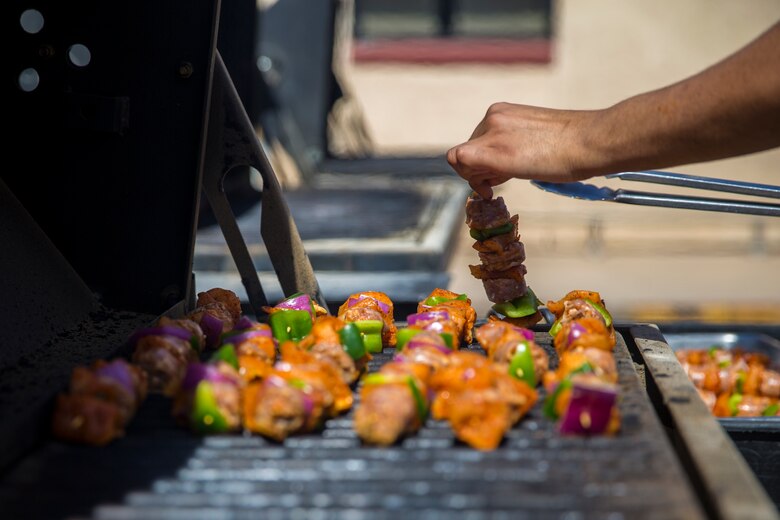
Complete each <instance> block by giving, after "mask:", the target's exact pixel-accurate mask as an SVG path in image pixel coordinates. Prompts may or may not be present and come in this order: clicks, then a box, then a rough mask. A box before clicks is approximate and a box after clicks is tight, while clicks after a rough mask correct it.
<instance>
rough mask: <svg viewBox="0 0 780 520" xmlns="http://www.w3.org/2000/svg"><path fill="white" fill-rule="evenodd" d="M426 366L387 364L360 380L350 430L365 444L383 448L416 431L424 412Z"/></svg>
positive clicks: (421, 421)
mask: <svg viewBox="0 0 780 520" xmlns="http://www.w3.org/2000/svg"><path fill="white" fill-rule="evenodd" d="M430 372H431V368H430V367H429V366H427V365H423V364H417V363H408V362H403V363H401V362H397V361H394V362H390V363H387V364H385V365H383V366H382V368H381V369H380V371H379V372H378V373H374V374H368V375H367V376H365V377H364V378H363V382H362V386H361V390H360V405H359V406H358V407H357V409H356V410H355V418H354V428H355V431H356V432H357V434H358V437H360V439H361V440H362V441H363V442H365V443H367V444H376V445H381V446H387V445H390V444H394V443H395V442H397V441H398V440H399V439H400V438H402V437H404V436H406V435H409V434H412V433H414V432H416V431H417V430H419V429H420V427H421V426H422V424H423V422H424V421H425V417H426V416H427V409H428V391H427V385H426V384H425V381H426V379H427V378H428V377H429V376H430Z"/></svg>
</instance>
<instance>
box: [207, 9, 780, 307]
mask: <svg viewBox="0 0 780 520" xmlns="http://www.w3.org/2000/svg"><path fill="white" fill-rule="evenodd" d="M250 3H251V4H252V5H249V6H247V9H251V10H252V11H254V15H255V16H242V15H241V14H240V13H236V12H233V13H231V12H226V9H227V8H228V6H227V4H228V3H223V4H225V5H223V7H222V9H223V13H222V19H221V24H220V44H219V50H220V52H221V54H222V55H223V57H224V59H225V62H226V64H227V66H228V69H229V71H230V72H231V76H232V77H233V79H234V82H235V83H236V86H237V88H238V90H239V94H241V96H242V99H243V100H244V103H245V105H246V106H247V109H248V111H249V112H250V115H251V116H252V117H253V119H254V120H256V121H257V123H258V132H259V134H260V135H261V136H262V137H263V140H264V143H265V144H266V146H267V151H268V153H269V155H270V156H271V158H272V162H273V164H274V165H275V169H276V171H277V174H278V175H279V176H280V178H281V180H282V182H283V185H284V186H285V189H286V190H287V191H288V193H289V197H290V205H291V210H292V212H293V216H294V218H295V220H296V222H297V223H298V226H299V228H300V229H301V234H302V236H303V238H304V243H305V245H306V247H307V251H308V252H309V255H310V257H311V258H312V263H313V264H314V268H315V271H316V272H317V275H318V279H319V280H320V284H321V285H322V286H323V292H324V293H325V295H326V296H327V297H328V298H329V299H331V298H332V299H333V300H336V301H337V300H339V299H341V298H342V297H345V296H346V295H347V294H349V293H350V292H353V290H368V289H375V290H385V291H387V292H388V293H389V294H390V295H391V297H394V299H398V300H399V301H409V302H414V301H416V300H417V299H419V298H421V297H423V296H425V294H427V293H428V292H429V290H430V289H431V287H432V286H446V287H448V288H449V289H451V290H454V291H457V292H466V293H468V294H469V296H470V297H471V298H472V301H473V304H474V306H475V308H476V309H477V311H478V313H479V314H480V315H485V314H486V313H487V312H488V309H489V307H490V302H488V301H487V299H486V297H485V294H484V290H483V288H482V285H481V282H480V281H479V280H476V279H474V278H472V277H471V276H470V273H469V269H468V264H470V263H471V264H475V263H478V258H477V255H476V252H475V251H474V250H473V249H472V248H471V245H472V243H473V240H472V239H471V238H470V237H469V235H468V230H467V228H466V226H465V223H464V222H463V212H462V209H463V202H464V201H465V197H466V196H467V194H468V190H467V186H466V185H465V183H464V182H463V181H461V180H460V179H459V178H458V177H456V176H455V175H454V174H453V173H452V171H451V170H450V169H449V167H448V166H447V164H446V161H445V159H444V153H445V152H446V150H447V149H448V148H450V147H451V146H453V145H455V144H458V143H460V142H462V141H464V140H466V139H467V138H468V137H469V135H470V134H471V132H472V130H473V129H474V127H475V126H476V124H477V123H478V122H479V121H480V119H481V118H482V116H483V115H484V113H485V111H486V110H487V108H488V107H489V106H490V104H492V103H494V102H498V101H507V102H513V103H522V104H532V105H542V106H548V107H554V108H569V109H596V108H602V107H606V106H609V105H612V104H614V103H616V102H618V101H620V100H622V99H624V98H626V97H629V96H632V95H635V94H638V93H641V92H644V91H647V90H651V89H654V88H658V87H662V86H665V85H667V84H669V83H672V82H675V81H678V80H681V79H683V78H685V77H687V76H689V75H691V74H694V73H696V72H698V71H700V70H702V69H703V68H705V67H707V66H709V65H711V64H713V63H715V62H716V61H718V60H719V59H721V58H723V57H725V56H726V55H728V54H730V53H732V52H734V51H736V50H737V49H738V48H740V47H741V46H743V45H745V44H746V43H748V42H749V41H751V40H752V39H753V38H755V37H756V36H758V35H759V34H760V33H761V32H762V31H763V30H765V29H767V28H768V27H769V26H770V25H772V24H773V23H774V22H776V21H777V20H778V19H780V3H778V2H777V1H775V0H744V1H742V2H731V1H728V0H706V1H705V0H688V1H686V2H677V1H673V0H658V1H654V2H623V1H620V0H587V1H577V2H575V1H566V0H557V1H554V0H547V1H543V0H515V1H511V0H490V1H477V0H459V1H456V0H449V1H445V0H427V1H421V0H416V1H412V0H409V1H405V0H343V1H340V2H326V1H321V2H311V1H305V0H280V1H277V2H274V1H259V2H258V3H257V4H256V5H255V4H254V2H250ZM230 5H234V4H233V3H230ZM235 5H238V3H235ZM232 11H237V8H235V7H234V9H232ZM242 27H243V28H244V29H241V28H242ZM242 34H245V37H243V39H242V37H241V35H242ZM242 41H243V43H241V42H242ZM675 171H679V172H682V173H690V174H696V175H704V176H710V177H721V178H728V179H735V180H744V181H753V182H758V183H766V184H780V150H773V151H768V152H763V153H758V154H753V155H749V156H743V157H739V158H733V159H729V160H723V161H716V162H710V163H706V164H694V165H685V166H680V167H679V168H676V169H675ZM236 179H237V180H236V181H235V186H236V189H235V190H234V198H235V199H236V201H237V202H236V203H237V204H239V205H240V199H241V198H242V195H241V193H244V194H246V193H247V191H246V189H244V188H245V187H246V186H251V185H252V183H253V182H254V183H256V177H255V176H254V175H253V173H252V172H249V174H247V175H237V176H236ZM593 182H594V183H596V184H601V185H608V186H612V187H616V186H618V185H622V186H621V187H624V188H629V189H642V190H647V189H648V186H647V185H645V186H642V185H637V184H634V185H633V186H630V185H628V186H627V185H626V184H627V183H626V181H622V182H621V181H607V180H603V179H594V181H593ZM651 187H652V190H651V191H664V188H663V187H655V186H651ZM666 191H680V190H666ZM496 194H497V195H498V196H502V197H503V198H504V200H505V201H506V203H507V206H508V207H509V209H510V211H511V212H512V213H517V214H519V216H520V232H521V235H522V237H521V240H522V241H523V242H524V243H525V246H526V252H527V260H526V266H527V268H528V277H527V279H528V281H529V284H530V285H531V287H532V288H533V289H534V290H535V292H536V293H537V295H538V296H539V297H540V299H542V300H543V301H546V300H548V299H559V298H561V297H562V296H563V295H564V294H566V293H567V292H568V291H570V290H572V289H589V290H597V291H600V292H601V294H602V296H603V297H604V299H605V300H606V302H607V305H608V306H609V307H610V309H611V310H612V312H613V314H615V315H616V317H617V319H619V320H625V321H648V322H655V323H659V322H672V321H703V322H715V323H740V322H742V323H778V322H780V219H776V218H771V217H754V216H746V215H731V214H722V213H714V212H698V211H691V210H674V209H663V208H649V207H640V206H629V205H621V204H610V203H606V202H585V201H579V200H573V199H566V198H563V197H559V196H556V195H552V194H549V193H546V192H542V191H540V190H538V189H537V188H535V187H534V186H532V185H531V184H529V183H528V182H527V181H519V180H518V181H512V182H509V183H507V184H505V185H503V186H501V187H500V188H498V189H497V190H496ZM699 195H706V194H705V193H699ZM248 199H249V202H248V203H247V204H246V206H247V207H251V205H252V196H249V197H248ZM247 215H248V216H247V217H241V218H245V219H248V220H247V223H246V231H245V234H247V233H249V234H250V236H251V233H252V232H253V231H252V229H253V224H252V223H253V222H256V221H255V220H254V219H255V216H253V214H252V213H251V210H250V211H249V212H248V213H247ZM202 220H203V222H204V225H203V226H202V227H203V229H201V231H200V232H199V233H200V234H199V241H198V245H196V259H195V267H196V274H197V279H198V280H200V282H201V284H202V285H203V286H216V285H220V286H225V287H228V286H231V284H232V287H234V288H235V289H236V290H238V291H240V290H241V289H240V283H238V281H237V279H235V277H234V278H232V279H226V278H225V277H224V274H225V272H226V271H227V270H229V266H228V265H227V264H229V262H225V261H224V258H222V257H220V255H221V254H222V253H220V251H221V249H220V247H221V246H220V244H219V236H218V235H219V234H218V233H215V232H214V230H211V229H209V228H208V226H207V225H206V224H207V223H208V219H207V216H206V217H204V218H203V219H202ZM250 239H251V237H250ZM258 247H260V248H262V246H258ZM261 256H262V254H261V252H259V253H258V256H257V258H258V264H259V266H260V267H259V269H260V270H261V274H262V271H270V268H269V267H268V266H267V265H266V266H264V264H263V260H262V258H261ZM220 258H222V259H220ZM220 270H222V273H221V274H220V273H219V271H220ZM220 276H222V277H221V278H220ZM231 276H234V275H231ZM261 279H263V280H264V282H263V283H264V285H265V286H269V285H270V286H273V283H274V281H273V280H272V279H271V278H269V277H266V278H262V277H261ZM231 280H232V281H231ZM271 294H273V290H271Z"/></svg>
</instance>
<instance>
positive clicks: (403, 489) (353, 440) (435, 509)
mask: <svg viewBox="0 0 780 520" xmlns="http://www.w3.org/2000/svg"><path fill="white" fill-rule="evenodd" d="M537 339H538V340H539V341H540V342H541V344H542V345H543V346H544V347H545V348H546V349H547V350H548V351H549V352H551V353H552V352H553V350H552V347H551V345H550V341H549V337H548V335H547V334H546V333H538V334H537ZM470 348H472V349H477V350H478V347H470ZM615 355H616V359H617V362H618V369H619V376H620V385H621V402H620V409H621V413H622V417H623V420H622V431H621V433H620V434H619V435H617V436H615V437H611V438H610V437H594V438H578V437H562V436H560V435H559V434H557V433H556V432H555V429H554V424H553V423H551V422H550V421H549V420H547V419H545V418H544V417H543V416H542V413H541V399H540V403H539V404H537V406H536V407H535V408H534V409H533V410H532V411H531V413H530V414H529V415H528V416H527V417H526V418H524V419H523V420H522V421H521V422H520V423H519V424H518V425H517V426H516V427H515V428H514V429H512V430H511V431H510V432H509V433H508V435H507V436H506V439H505V441H504V442H503V444H502V445H501V446H500V447H499V448H498V449H497V450H495V451H492V452H480V451H477V450H474V449H471V448H469V447H467V446H465V445H463V444H461V443H460V442H459V441H457V440H456V439H455V437H454V435H453V434H452V432H451V430H450V428H449V426H448V425H447V424H446V423H440V422H437V421H433V420H429V421H428V423H427V424H426V425H425V427H424V428H423V429H422V430H421V431H420V432H419V434H418V435H416V436H414V437H410V438H408V439H406V440H404V441H402V442H401V443H400V444H399V445H397V446H393V447H390V448H374V447H365V446H361V443H360V440H359V439H358V438H357V436H356V434H355V433H354V431H353V430H352V421H351V413H350V414H348V415H345V416H343V417H340V418H337V419H333V420H330V421H328V422H327V424H326V425H325V428H324V430H323V431H322V432H321V433H318V434H312V435H305V436H299V437H293V438H289V439H287V440H286V441H285V442H284V443H283V444H278V443H273V442H270V441H267V440H265V439H263V438H261V437H258V436H241V435H235V436H223V437H216V436H215V437H207V438H203V439H198V438H195V437H193V436H192V435H190V434H189V433H188V432H186V431H182V430H180V429H177V428H176V427H175V426H174V425H173V423H172V420H171V418H170V415H169V412H170V410H169V403H168V402H167V401H166V400H165V399H162V398H160V399H153V400H151V401H149V402H148V403H147V404H146V405H145V406H144V407H143V408H142V410H141V413H140V415H139V416H138V417H137V418H136V420H135V422H134V423H133V426H132V428H131V429H130V431H129V432H128V435H127V437H126V438H125V439H122V440H120V441H119V442H117V443H115V444H114V445H112V446H110V447H108V448H105V449H90V448H81V447H71V446H65V445H60V444H57V443H50V444H49V445H48V446H47V447H46V448H45V449H44V450H43V451H42V452H41V453H39V454H37V455H36V456H35V457H34V460H35V459H37V464H34V465H35V466H36V467H38V469H39V470H40V474H38V475H36V476H38V477H45V481H44V482H41V480H40V479H36V484H35V485H34V486H33V485H31V483H30V482H25V477H24V474H25V465H24V464H23V465H22V466H21V467H20V468H19V469H18V470H17V471H16V472H15V473H16V474H17V478H16V479H15V481H14V482H13V486H12V487H11V488H9V485H11V484H9V481H8V480H7V481H6V483H5V484H4V486H3V487H2V490H3V492H4V493H8V492H9V491H13V492H15V493H16V494H17V497H16V498H17V501H16V503H15V505H16V506H17V507H19V509H17V510H14V509H11V511H12V512H15V511H19V512H28V513H29V512H30V511H35V512H37V513H46V511H49V510H50V509H51V507H58V505H57V504H56V501H54V502H51V503H49V504H41V503H39V502H40V501H37V502H36V499H35V496H36V490H40V489H41V488H40V486H41V485H43V486H46V488H45V489H47V490H52V489H56V488H57V487H60V488H62V487H64V490H63V494H62V496H59V497H58V498H59V499H61V500H63V501H67V495H68V493H74V492H76V491H81V492H82V493H83V492H87V491H88V490H89V489H92V487H93V486H98V489H97V490H96V491H94V492H93V494H92V496H93V497H94V496H95V495H96V494H97V495H98V496H99V494H100V492H101V490H100V489H99V488H100V486H102V487H103V488H104V489H103V490H102V492H103V498H102V499H101V502H102V503H100V505H98V506H97V507H95V508H94V509H88V508H87V509H83V508H84V507H86V503H85V504H82V510H83V511H85V514H91V515H92V518H97V519H102V520H120V519H149V518H161V519H179V518H181V519H188V520H193V519H200V518H204V519H205V518H208V519H221V518H225V519H241V518H247V519H249V518H323V519H329V518H339V519H342V518H354V519H362V518H372V519H376V518H426V519H429V518H433V519H437V518H447V519H451V518H469V519H483V518H484V519H487V518H491V519H492V518H512V519H525V518H527V519H546V518H559V519H581V518H582V519H584V518H596V519H601V518H603V519H609V520H617V519H621V518H626V519H627V518H630V519H655V518H658V519H674V518H681V519H682V518H684V519H686V520H687V519H692V518H699V517H702V512H701V509H700V507H699V503H698V501H697V499H696V497H695V494H694V491H693V489H692V487H691V484H690V483H689V481H688V480H687V477H686V476H685V474H684V472H683V470H682V467H681V465H680V463H679V461H678V460H677V458H676V456H675V455H674V451H673V450H672V448H671V446H670V444H669V442H668V440H667V437H666V435H665V434H664V432H663V430H662V426H661V424H660V423H659V421H658V419H657V417H656V415H655V412H654V411H653V409H652V406H651V404H650V401H649V400H648V397H647V394H646V393H645V390H644V388H643V387H642V385H641V383H640V381H639V378H638V377H637V374H636V372H635V370H634V368H633V363H632V361H631V357H630V355H629V353H628V350H627V347H626V344H625V342H624V341H623V339H622V338H619V342H618V345H617V347H616V351H615ZM391 356H392V354H391V353H390V352H389V351H387V353H383V354H380V355H376V356H375V358H374V360H373V361H372V363H371V369H372V370H375V369H376V368H378V367H379V366H380V365H381V364H382V363H384V362H386V361H387V360H388V359H390V357H391ZM551 359H553V360H554V359H555V357H554V356H551ZM82 457H83V458H82ZM31 463H32V462H31V461H30V462H28V466H27V467H26V469H27V472H26V473H28V474H29V472H30V471H29V470H30V467H29V464H31ZM49 465H51V466H49ZM47 466H49V468H48V470H44V469H43V468H45V467H47ZM28 476H29V475H28ZM11 480H14V479H11ZM117 483H118V484H117ZM112 486H113V487H114V488H116V489H114V493H113V496H112V494H111V493H110V492H109V491H110V490H109V488H111V487H112ZM69 488H72V489H69ZM120 490H121V491H120ZM70 500H71V502H72V501H73V499H72V497H71V499H70ZM47 502H48V500H47ZM92 503H93V504H95V503H99V502H97V501H94V499H93V502H92ZM71 505H74V504H72V503H71ZM31 508H32V509H31ZM6 511H8V509H6ZM60 511H62V509H60ZM40 517H41V516H37V517H36V518H40Z"/></svg>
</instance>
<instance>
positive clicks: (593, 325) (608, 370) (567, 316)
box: [543, 291, 620, 435]
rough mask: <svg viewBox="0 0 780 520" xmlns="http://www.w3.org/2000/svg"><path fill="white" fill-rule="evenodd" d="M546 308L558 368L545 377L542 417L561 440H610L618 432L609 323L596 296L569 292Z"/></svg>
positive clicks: (612, 339) (614, 364)
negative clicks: (601, 437) (590, 437)
mask: <svg viewBox="0 0 780 520" xmlns="http://www.w3.org/2000/svg"><path fill="white" fill-rule="evenodd" d="M547 308H548V309H550V310H551V311H552V312H554V313H555V315H556V317H557V320H556V321H555V323H554V324H553V326H552V327H551V329H550V334H551V335H553V344H554V346H555V350H556V352H557V353H558V356H559V364H558V368H557V369H556V370H555V371H549V372H547V373H546V374H545V375H544V379H543V381H544V386H545V389H546V390H547V393H548V395H547V397H546V399H545V403H544V407H543V411H544V414H545V415H546V416H547V417H549V418H550V419H553V420H557V421H558V430H559V431H560V432H561V433H563V434H574V435H601V434H606V435H611V434H614V433H616V432H617V431H618V430H619V429H620V413H619V410H618V406H617V405H618V386H617V368H616V363H615V360H614V355H613V349H614V346H615V331H614V327H613V325H612V317H611V315H610V314H609V312H608V311H607V310H606V308H605V307H604V302H603V300H602V299H601V296H600V295H599V294H598V293H597V292H593V291H571V292H570V293H568V294H567V295H566V296H565V297H564V298H562V299H561V300H558V301H557V302H553V301H550V302H548V303H547Z"/></svg>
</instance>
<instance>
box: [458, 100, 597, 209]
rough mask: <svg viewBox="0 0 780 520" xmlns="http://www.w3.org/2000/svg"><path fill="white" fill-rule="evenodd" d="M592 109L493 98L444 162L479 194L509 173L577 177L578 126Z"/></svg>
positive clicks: (580, 166) (583, 156) (580, 172)
mask: <svg viewBox="0 0 780 520" xmlns="http://www.w3.org/2000/svg"><path fill="white" fill-rule="evenodd" d="M596 114H597V113H596V112H590V111H573V110H554V109H548V108H539V107H532V106H527V105H515V104H511V103H496V104H494V105H491V106H490V108H489V109H488V111H487V114H486V115H485V117H484V118H483V119H482V121H480V123H479V124H478V125H477V127H476V129H475V130H474V133H472V134H471V138H470V139H469V140H468V141H466V142H465V143H462V144H459V145H457V146H455V147H453V148H451V149H450V150H449V151H448V152H447V162H449V163H450V166H452V168H453V169H454V170H455V171H456V172H457V173H458V175H460V176H461V177H463V178H464V179H465V180H466V181H468V183H469V185H470V186H471V189H473V190H474V191H476V192H477V193H478V194H479V195H480V196H481V197H483V198H485V199H490V198H492V196H493V186H498V185H499V184H502V183H504V182H506V181H508V180H509V179H512V178H517V179H538V180H544V181H552V182H571V181H575V180H582V179H585V178H587V177H589V176H590V175H589V174H588V173H586V170H585V168H584V165H585V164H586V162H587V158H588V155H589V154H590V152H589V151H588V150H587V148H586V147H585V146H583V145H582V144H581V143H583V142H584V140H583V135H582V132H581V129H582V128H587V126H586V125H587V121H588V119H589V118H593V117H595V115H596Z"/></svg>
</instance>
